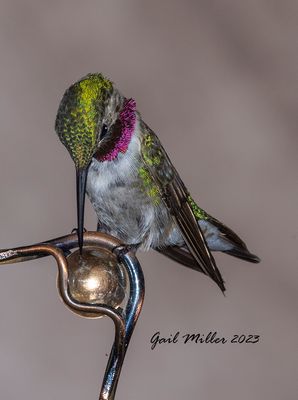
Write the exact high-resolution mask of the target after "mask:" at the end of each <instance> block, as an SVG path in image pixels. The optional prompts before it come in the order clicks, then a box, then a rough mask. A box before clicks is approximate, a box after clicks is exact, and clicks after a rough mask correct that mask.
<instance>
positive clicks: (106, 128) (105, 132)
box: [99, 124, 108, 140]
mask: <svg viewBox="0 0 298 400" xmlns="http://www.w3.org/2000/svg"><path fill="white" fill-rule="evenodd" d="M107 133H108V127H107V125H106V124H103V126H102V128H101V132H100V136H99V139H100V140H102V139H103V138H104V137H105V136H106V134H107Z"/></svg>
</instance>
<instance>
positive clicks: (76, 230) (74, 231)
mask: <svg viewBox="0 0 298 400" xmlns="http://www.w3.org/2000/svg"><path fill="white" fill-rule="evenodd" d="M83 232H84V233H86V232H87V229H86V228H84V229H83ZM71 233H78V228H73V230H72V231H71Z"/></svg>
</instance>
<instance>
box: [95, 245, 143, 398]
mask: <svg viewBox="0 0 298 400" xmlns="http://www.w3.org/2000/svg"><path fill="white" fill-rule="evenodd" d="M124 250H125V246H124V247H119V246H118V247H116V248H114V253H116V255H117V256H118V259H119V260H120V261H121V262H123V263H124V265H125V267H126V271H127V273H128V277H129V287H130V294H129V300H128V302H127V305H126V308H125V309H124V310H123V311H124V313H125V316H124V318H125V338H124V355H123V358H122V359H121V360H119V363H118V367H117V366H116V365H115V363H114V361H115V359H117V349H116V348H115V345H113V348H112V350H111V353H110V358H109V361H108V364H107V368H106V371H105V376H104V380H103V385H102V388H101V395H100V397H99V400H108V399H114V396H115V391H116V388H117V383H118V379H119V375H120V371H118V374H117V368H120V369H121V367H122V364H123V361H124V356H125V353H126V350H127V347H128V345H129V342H130V339H131V336H132V334H133V331H134V328H135V325H136V323H137V320H138V318H139V315H140V312H141V310H142V305H143V302H144V295H145V281H144V275H143V271H142V269H141V266H140V264H139V262H138V260H137V258H136V257H135V255H134V254H133V253H132V252H127V253H125V252H124ZM115 374H117V375H118V376H117V377H115ZM115 379H117V383H116V384H114V385H113V381H114V380H115ZM109 396H110V397H109Z"/></svg>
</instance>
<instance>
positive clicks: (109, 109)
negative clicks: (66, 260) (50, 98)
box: [55, 73, 136, 250]
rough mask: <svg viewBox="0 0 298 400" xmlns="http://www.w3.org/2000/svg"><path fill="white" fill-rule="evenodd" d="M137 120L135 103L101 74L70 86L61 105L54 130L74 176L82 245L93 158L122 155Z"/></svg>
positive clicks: (90, 75) (104, 159)
mask: <svg viewBox="0 0 298 400" xmlns="http://www.w3.org/2000/svg"><path fill="white" fill-rule="evenodd" d="M135 121H136V104H135V101H134V100H132V99H129V100H128V99H126V98H125V97H123V96H122V95H121V94H120V93H119V92H118V90H117V89H115V88H114V87H113V84H112V82H111V81H110V80H108V79H107V78H105V77H104V76H103V75H102V74H99V73H95V74H88V75H86V76H85V77H84V78H82V79H80V80H79V81H78V82H76V83H74V84H73V85H71V86H70V87H69V88H68V89H67V90H66V92H65V93H64V96H63V98H62V100H61V102H60V105H59V109H58V113H57V117H56V124H55V129H56V132H57V134H58V136H59V139H60V140H61V142H62V143H63V144H64V146H65V147H66V148H67V150H68V152H69V153H70V156H71V158H72V159H73V161H74V164H75V167H76V174H77V217H78V241H79V247H80V250H82V246H83V229H84V205H85V192H86V181H87V174H88V168H89V166H90V163H91V161H92V158H96V159H97V160H98V161H101V162H104V161H107V162H108V161H112V160H114V159H115V158H116V157H117V156H118V154H119V153H120V152H121V153H125V151H126V150H127V147H128V145H129V142H130V139H131V135H132V133H133V130H134V126H135Z"/></svg>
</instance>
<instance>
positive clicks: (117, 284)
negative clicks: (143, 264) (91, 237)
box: [67, 246, 128, 318]
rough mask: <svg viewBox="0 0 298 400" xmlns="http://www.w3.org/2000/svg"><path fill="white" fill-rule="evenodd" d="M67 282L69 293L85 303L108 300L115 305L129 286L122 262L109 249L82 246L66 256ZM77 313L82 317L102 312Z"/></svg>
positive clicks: (105, 301)
mask: <svg viewBox="0 0 298 400" xmlns="http://www.w3.org/2000/svg"><path fill="white" fill-rule="evenodd" d="M67 263H68V273H69V278H68V284H69V292H70V295H71V297H72V298H73V299H74V300H76V301H78V302H80V303H87V304H107V305H109V306H111V307H115V308H118V307H119V306H120V304H121V303H122V301H123V300H124V298H125V294H126V292H127V290H128V287H127V285H128V282H127V278H126V272H125V269H124V267H123V264H122V263H119V262H118V260H117V257H116V256H115V255H114V254H113V253H111V252H110V251H108V250H106V249H103V248H100V249H99V248H98V247H95V246H94V247H91V246H90V247H84V248H83V251H82V255H81V254H80V251H79V250H76V251H75V252H73V253H71V254H70V255H69V256H68V257H67ZM75 312H76V313H79V314H80V315H81V316H83V317H90V318H100V317H103V316H104V314H99V313H92V314H91V313H81V312H78V311H75Z"/></svg>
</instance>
